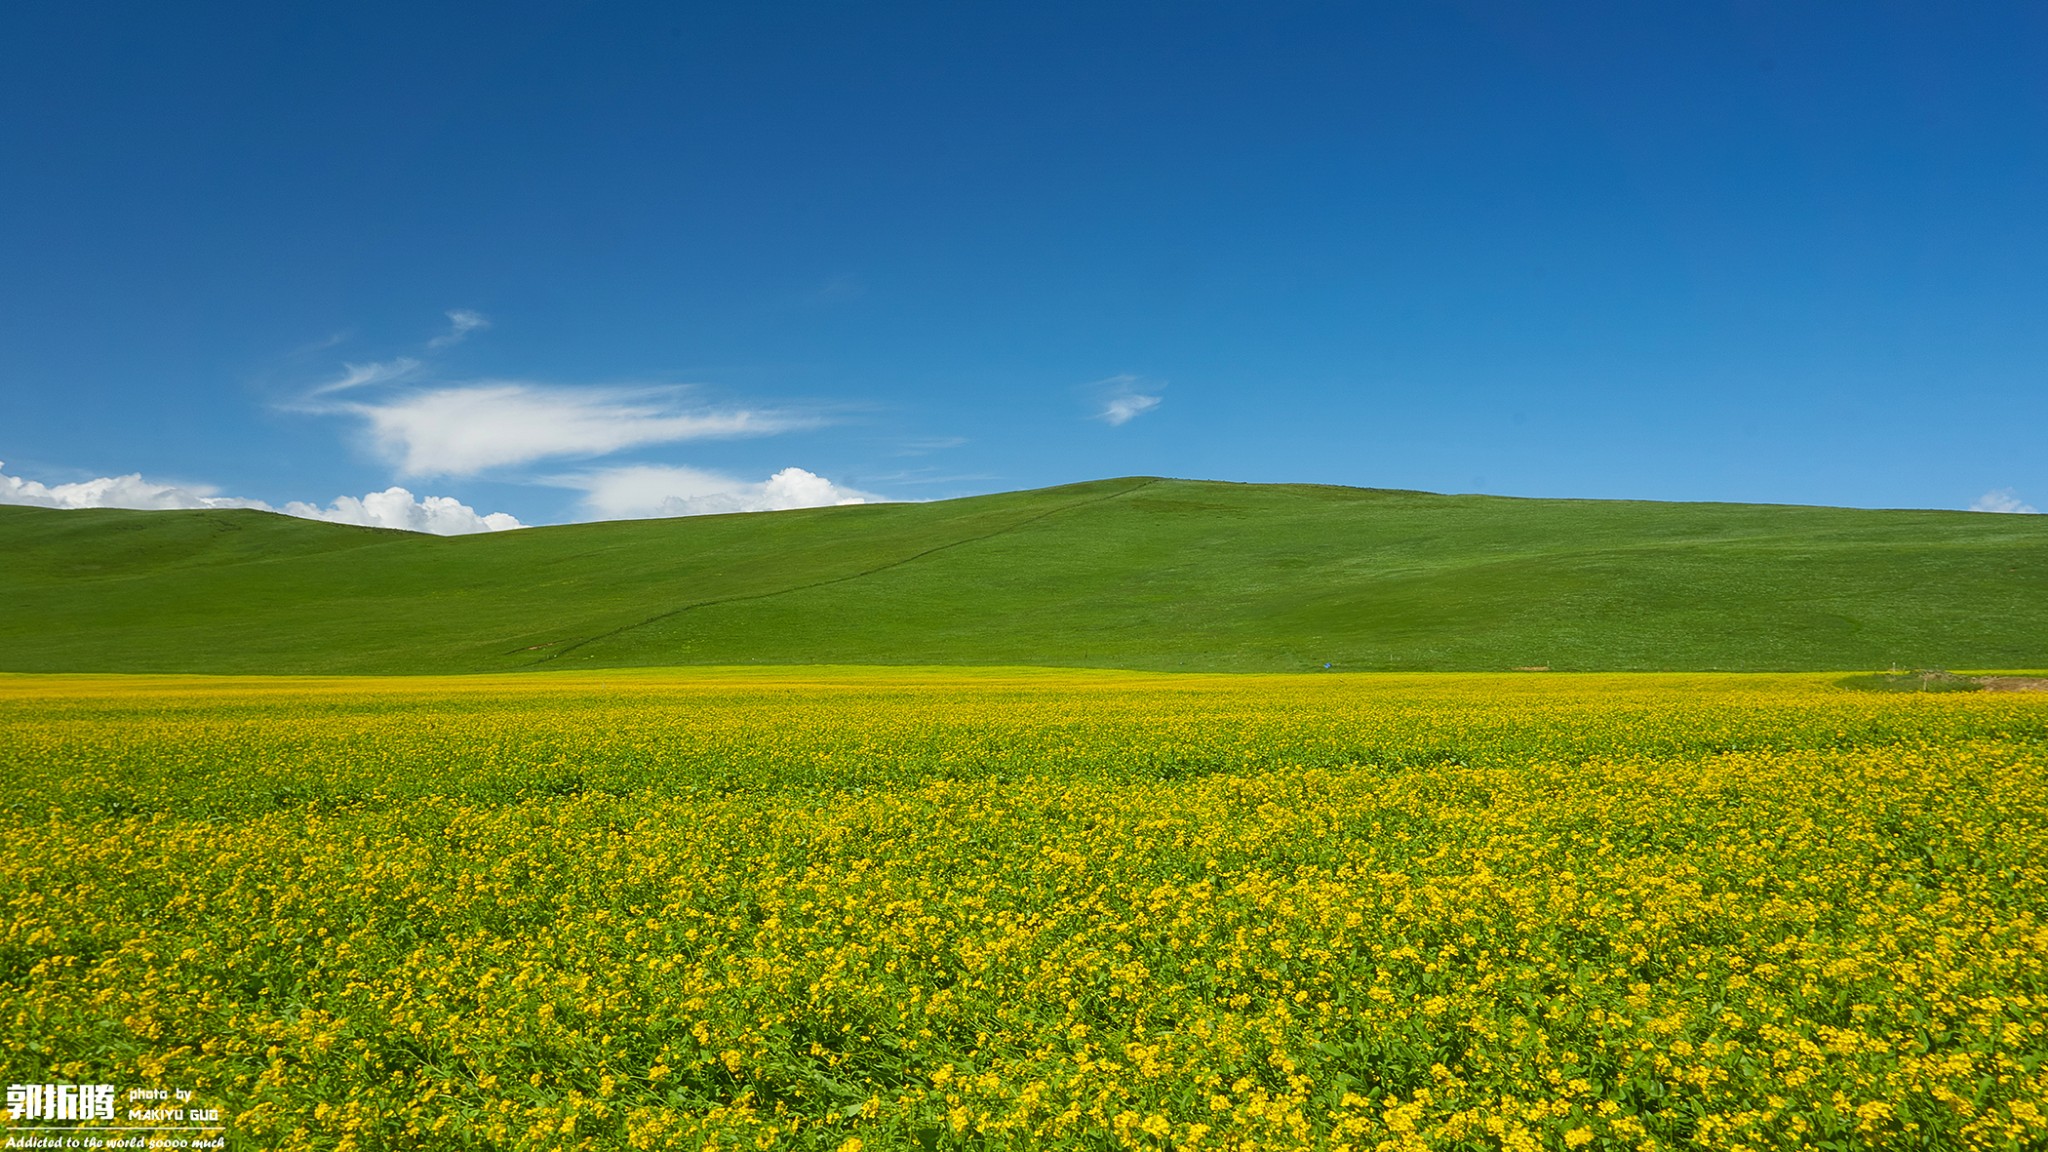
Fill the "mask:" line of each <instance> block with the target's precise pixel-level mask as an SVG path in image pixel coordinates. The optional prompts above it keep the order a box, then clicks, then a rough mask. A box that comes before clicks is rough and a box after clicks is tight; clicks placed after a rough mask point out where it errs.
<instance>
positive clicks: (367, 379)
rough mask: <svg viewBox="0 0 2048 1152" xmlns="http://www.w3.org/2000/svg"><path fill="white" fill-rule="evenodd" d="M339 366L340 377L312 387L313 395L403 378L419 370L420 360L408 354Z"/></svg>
mask: <svg viewBox="0 0 2048 1152" xmlns="http://www.w3.org/2000/svg"><path fill="white" fill-rule="evenodd" d="M341 367H342V373H341V379H339V380H336V381H333V382H332V383H328V384H322V385H321V386H320V387H318V388H315V389H313V395H315V396H325V395H327V394H328V393H329V392H340V391H342V390H343V389H347V388H361V387H364V386H366V385H370V384H388V383H390V382H392V381H394V380H403V379H405V378H406V377H408V376H411V375H412V374H413V373H415V372H417V371H419V367H420V362H419V361H417V360H414V359H413V358H411V357H410V356H400V357H399V358H398V359H396V360H383V361H378V362H376V363H371V364H343V365H342V366H341Z"/></svg>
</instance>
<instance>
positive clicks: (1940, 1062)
mask: <svg viewBox="0 0 2048 1152" xmlns="http://www.w3.org/2000/svg"><path fill="white" fill-rule="evenodd" d="M0 764H4V766H5V775H4V779H5V781H6V788H7V791H6V795H5V797H4V799H0V805H4V810H5V815H6V834H5V836H4V838H0V1058H4V1060H5V1062H6V1065H7V1067H6V1069H5V1071H6V1075H7V1077H8V1080H9V1082H10V1083H23V1084H34V1083H42V1082H53V1083H54V1082H64V1083H99V1082H108V1083H116V1084H120V1085H124V1086H125V1085H151V1084H164V1085H172V1084H175V1085H189V1086H195V1087H196V1088H197V1089H198V1091H199V1094H200V1096H201V1097H202V1098H206V1099H211V1100H215V1101H218V1103H219V1106H220V1107H221V1109H222V1112H223V1119H222V1123H223V1124H224V1125H225V1126H226V1128H227V1134H228V1146H229V1147H243V1148H279V1149H295V1148H354V1149H382V1148H394V1149H397V1148H416V1147H433V1148H533V1149H540V1148H590V1149H611V1148H636V1149H637V1148H687V1149H698V1148H704V1147H725V1148H733V1147H754V1148H770V1147H777V1146H786V1147H790V1148H805V1149H828V1150H829V1149H840V1150H846V1149H864V1150H870V1152H871V1150H880V1149H911V1148H926V1149H937V1148H1044V1147H1049V1148H1085V1149H1111V1148H1136V1149H1167V1148H1173V1149H1253V1148H1262V1149H1263V1148H1272V1149H1295V1148H1304V1149H1309V1148H1312V1149H1332V1150H1335V1149H1425V1148H1427V1149H1496V1148H1499V1149H1539V1148H1542V1149H1580V1148H1584V1149H1655V1148H1669V1149H1680V1148H1726V1149H1736V1148H1749V1149H1779V1148H1787V1149H1789V1148H1926V1149H1946V1148H2010V1149H2021V1148H2041V1147H2048V1117H2044V1113H2048V696H2042V695H2038V694H2023V693H1997V694H1994V693H1954V694H1927V695H1919V694H1875V693H1871V694H1865V693H1853V692H1848V691H1844V690H1842V689H1839V688H1836V687H1834V686H1833V685H1832V684H1831V683H1830V681H1829V679H1828V678H1826V677H1813V676H1704V675H1682V676H1681V675H1669V676H1664V675H1636V676H1565V675H1544V674H1538V675H1520V676H1479V675H1470V676H1467V675H1436V676H1392V675H1389V676H1323V677H1193V676H1190V677H1166V676H1150V675H1136V674H1116V673H1073V674H1064V673H1043V672H1028V671H1019V672H968V671H942V670H930V671H918V670H909V671H894V672H881V671H860V670H829V669H828V670H806V671H731V672H681V671H678V672H659V673H655V672H641V673H611V674H604V675H600V674H577V675H560V676H527V677H498V678H459V679H439V680H429V679H406V680H285V679H201V678H190V679H177V678H93V677H27V676H0Z"/></svg>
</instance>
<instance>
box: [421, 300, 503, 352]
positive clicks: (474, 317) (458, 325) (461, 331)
mask: <svg viewBox="0 0 2048 1152" xmlns="http://www.w3.org/2000/svg"><path fill="white" fill-rule="evenodd" d="M490 326H491V321H490V319H489V318H488V317H486V316H485V315H484V314H483V313H481V312H473V311H471V310H469V309H467V308H454V309H450V310H449V312H448V331H446V332H444V333H442V334H441V335H439V336H436V337H434V338H433V339H432V340H429V341H427V347H428V348H431V349H435V350H437V351H438V350H439V349H442V348H448V347H452V346H454V345H456V344H460V343H462V342H463V340H465V339H467V338H468V336H469V334H470V333H471V332H474V331H476V330H477V329H479V328H489V327H490Z"/></svg>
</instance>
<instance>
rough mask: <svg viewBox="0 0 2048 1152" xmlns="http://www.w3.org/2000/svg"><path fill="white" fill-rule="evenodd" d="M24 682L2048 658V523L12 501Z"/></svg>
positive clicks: (1389, 508) (1401, 499)
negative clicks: (49, 678)
mask: <svg viewBox="0 0 2048 1152" xmlns="http://www.w3.org/2000/svg"><path fill="white" fill-rule="evenodd" d="M0 558H4V559H0V670H10V671H133V672H144V671H149V672H171V671H187V672H465V671H505V670H516V669H522V668H565V667H606V666H627V665H665V664H749V663H778V664H803V663H845V664H861V663H865V664H1040V665H1093V666H1121V667H1131V668H1152V669H1190V670H1192V669H1212V670H1287V669H1309V668H1318V669H1319V668H1321V667H1322V666H1323V665H1324V664H1330V665H1332V666H1334V667H1336V668H1339V669H1347V670H1357V669H1396V668H1400V669H1500V668H1515V667H1525V666H1539V665H1540V666H1548V667H1551V668H1556V669H1615V670H1622V669H1856V668H1879V667H1885V666H1887V665H1891V664H1898V665H1901V666H1908V667H1913V666H1939V667H1977V668H1991V667H2040V666H2042V665H2048V517H2042V516H1990V515H1983V514H1974V513H1964V512H1920V511H1884V512H1873V511H1858V510H1849V509H1838V508H1805V507H1784V506H1760V505H1734V504H1657V503H1643V502H1631V501H1576V500H1517V499H1507V498H1501V497H1487V496H1437V495H1430V494H1426V493H1418V492H1392V491H1380V490H1371V489H1355V488H1330V487H1312V486H1299V485H1246V484H1222V483H1207V482H1196V481H1183V480H1155V479H1145V478H1135V479H1121V480H1104V481H1098V482H1094V483H1089V484H1076V485H1070V486H1067V487H1061V488H1049V489H1043V490H1040V491H1034V492H1015V493H1008V494H1004V495H998V496H982V497H974V498H971V499H965V500H952V501H945V502H941V503H932V504H885V505H867V506H856V507H846V508H825V509H814V510H809V511H801V512H778V513H761V514H753V515H744V516H715V517H696V518H690V519H679V520H647V521H628V522H619V523H604V524H581V525H570V526H564V527H555V528H535V529H528V530H525V531H519V532H510V533H502V534H496V535H486V536H468V537H456V538H440V537H430V536H419V535H413V534H408V533H400V532H388V531H378V530H372V529H361V528H346V527H339V526H335V525H329V524H320V523H313V522H309V521H304V520H294V519H288V518H286V517H282V516H275V515H270V514H267V513H259V512H241V511H233V512H115V511H92V512H68V511H67V512H59V511H49V510H43V509H34V508H16V507H5V508H0Z"/></svg>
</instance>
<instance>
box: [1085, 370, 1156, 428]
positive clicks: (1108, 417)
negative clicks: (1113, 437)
mask: <svg viewBox="0 0 2048 1152" xmlns="http://www.w3.org/2000/svg"><path fill="white" fill-rule="evenodd" d="M1142 383H1143V382H1142V381H1140V380H1139V379H1138V378H1137V377H1136V376H1132V375H1129V374H1128V373H1126V374H1124V375H1121V376H1111V377H1110V378H1109V379H1107V380H1097V381H1096V382H1095V383H1094V384H1092V385H1090V386H1089V387H1090V388H1092V389H1093V390H1094V392H1095V394H1096V398H1097V401H1098V402H1099V403H1100V404H1101V405H1102V408H1101V410H1100V411H1098V412H1096V413H1095V418H1096V419H1097V420H1100V421H1102V422H1104V423H1105V424H1108V425H1109V426H1110V427H1112V428H1115V427H1121V426H1122V425H1125V424H1128V423H1130V422H1131V421H1132V420H1135V419H1137V418H1138V417H1140V416H1143V415H1144V414H1145V413H1147V412H1150V411H1151V410H1153V409H1154V408H1157V407H1159V404H1160V401H1161V400H1163V399H1164V397H1161V396H1159V395H1158V394H1157V393H1156V392H1140V391H1139V390H1138V389H1139V387H1140V385H1141V384H1142ZM1151 387H1162V385H1151Z"/></svg>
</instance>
